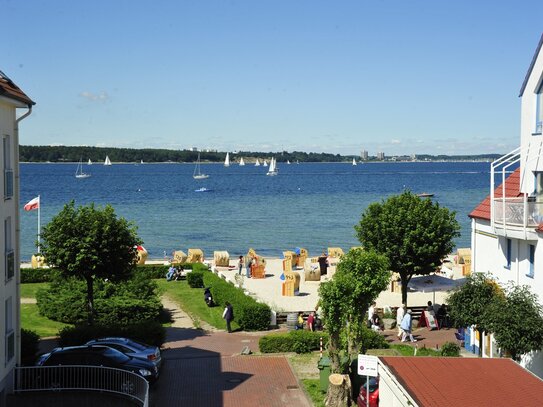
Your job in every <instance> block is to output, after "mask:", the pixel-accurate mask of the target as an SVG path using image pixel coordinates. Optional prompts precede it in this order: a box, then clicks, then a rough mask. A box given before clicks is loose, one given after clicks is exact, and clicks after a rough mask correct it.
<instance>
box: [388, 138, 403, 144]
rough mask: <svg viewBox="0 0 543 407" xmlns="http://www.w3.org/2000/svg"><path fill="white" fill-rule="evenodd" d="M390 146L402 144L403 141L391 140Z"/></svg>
mask: <svg viewBox="0 0 543 407" xmlns="http://www.w3.org/2000/svg"><path fill="white" fill-rule="evenodd" d="M390 144H402V141H401V140H398V139H392V140H390Z"/></svg>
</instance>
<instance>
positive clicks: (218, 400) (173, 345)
mask: <svg viewBox="0 0 543 407" xmlns="http://www.w3.org/2000/svg"><path fill="white" fill-rule="evenodd" d="M264 334H266V333H254V334H252V333H246V332H234V333H231V334H228V333H226V332H217V331H215V332H205V331H201V330H196V329H182V328H169V329H168V336H167V341H166V343H165V348H166V350H165V351H164V353H163V358H164V361H165V363H164V366H163V369H162V374H161V377H160V379H159V380H158V382H157V383H156V384H155V385H154V386H153V387H152V388H151V406H152V407H162V406H195V407H196V406H205V407H208V406H209V407H245V406H247V407H249V406H256V405H258V406H269V407H280V406H300V407H310V406H311V403H310V402H309V401H308V399H307V396H306V395H305V393H304V391H303V390H302V389H301V387H300V384H299V383H298V380H297V378H296V377H295V376H294V373H293V372H292V369H291V367H290V365H289V363H288V361H287V359H286V358H285V357H282V356H270V357H268V356H254V355H253V356H243V355H240V353H241V351H242V349H243V348H244V347H245V346H247V347H249V349H251V351H252V352H257V351H258V340H259V338H260V336H262V335H264Z"/></svg>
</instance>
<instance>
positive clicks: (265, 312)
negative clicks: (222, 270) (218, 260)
mask: <svg viewBox="0 0 543 407" xmlns="http://www.w3.org/2000/svg"><path fill="white" fill-rule="evenodd" d="M193 273H194V271H193V272H192V273H191V274H193ZM189 275H190V274H189ZM203 277H204V286H205V287H211V293H212V294H213V300H214V301H215V303H216V304H218V305H220V306H224V305H225V303H226V301H228V302H230V304H232V307H233V308H234V320H235V321H236V322H237V323H238V324H239V326H240V327H241V329H243V330H245V331H265V330H266V329H268V327H269V325H270V316H271V309H270V307H269V306H268V305H266V304H262V303H259V302H256V301H255V300H254V299H253V298H251V297H248V296H247V295H245V293H244V292H243V290H240V289H239V288H237V287H235V286H234V285H233V284H231V283H229V282H227V281H225V280H223V279H222V278H220V277H219V276H217V275H215V274H214V273H207V272H206V273H203Z"/></svg>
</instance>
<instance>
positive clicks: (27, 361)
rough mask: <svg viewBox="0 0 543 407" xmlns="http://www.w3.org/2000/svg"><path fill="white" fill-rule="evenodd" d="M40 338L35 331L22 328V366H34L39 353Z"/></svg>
mask: <svg viewBox="0 0 543 407" xmlns="http://www.w3.org/2000/svg"><path fill="white" fill-rule="evenodd" d="M39 341H40V337H39V336H38V334H37V333H36V332H34V331H30V330H28V329H24V328H21V364H22V365H23V366H33V365H34V363H35V362H36V355H37V354H38V351H39Z"/></svg>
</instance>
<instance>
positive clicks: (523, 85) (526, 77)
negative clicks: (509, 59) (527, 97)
mask: <svg viewBox="0 0 543 407" xmlns="http://www.w3.org/2000/svg"><path fill="white" fill-rule="evenodd" d="M541 47H543V34H541V38H540V39H539V44H538V45H537V48H536V50H535V54H534V56H533V58H532V62H531V63H530V67H529V68H528V72H526V76H525V77H524V82H522V86H521V88H520V93H519V95H518V96H519V97H522V95H523V94H524V91H525V90H526V85H527V84H528V79H529V78H530V75H531V74H532V70H533V69H534V65H535V61H536V60H537V56H538V55H539V51H540V50H541Z"/></svg>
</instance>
